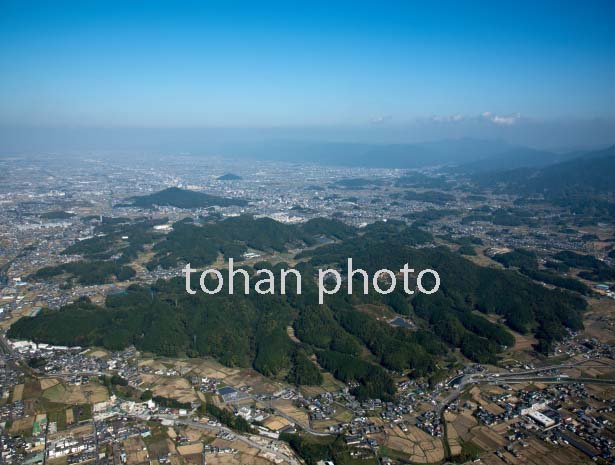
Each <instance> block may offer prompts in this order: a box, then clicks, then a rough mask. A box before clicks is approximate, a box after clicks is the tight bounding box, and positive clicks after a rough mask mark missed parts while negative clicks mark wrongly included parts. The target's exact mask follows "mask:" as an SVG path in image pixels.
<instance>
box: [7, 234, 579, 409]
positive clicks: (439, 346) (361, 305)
mask: <svg viewBox="0 0 615 465" xmlns="http://www.w3.org/2000/svg"><path fill="white" fill-rule="evenodd" d="M317 226H318V224H317V223H316V224H312V227H317ZM426 239H427V240H428V239H429V234H427V233H425V232H422V231H421V230H418V229H416V228H409V227H406V226H405V225H404V224H403V223H401V222H387V223H382V222H381V223H376V224H373V225H370V226H368V227H367V228H365V230H364V233H362V234H361V235H358V236H357V235H351V236H348V237H346V238H344V239H343V240H341V241H339V242H337V243H334V244H328V245H325V246H322V247H318V248H314V249H311V250H309V251H305V252H303V253H302V254H301V255H300V256H299V257H298V258H299V259H300V260H302V261H301V262H300V263H299V264H298V265H297V266H296V268H297V269H299V270H300V271H301V274H302V276H303V281H302V283H303V289H302V291H303V292H302V294H301V295H297V293H296V292H295V288H294V285H293V280H290V281H289V283H288V287H287V294H286V295H280V294H279V292H277V291H276V293H275V294H273V295H265V296H263V295H259V294H257V293H255V292H254V290H253V289H254V287H253V284H254V283H253V282H252V285H251V286H250V287H251V289H252V292H251V293H250V294H249V295H243V294H237V293H235V294H234V295H232V296H229V295H228V290H227V289H223V290H222V291H221V292H220V293H218V294H217V295H213V296H211V295H206V294H204V293H202V292H197V294H196V295H189V294H187V293H186V291H185V283H184V280H183V278H176V279H172V280H169V281H163V280H160V281H158V282H157V283H155V284H154V285H152V286H150V287H141V286H131V287H130V288H129V289H128V291H127V292H126V293H125V294H119V295H110V296H108V297H107V299H106V303H105V306H104V307H99V306H96V305H93V304H92V303H90V302H88V301H87V300H82V301H79V302H76V303H74V304H72V305H68V306H66V307H64V308H62V309H60V310H56V311H52V310H43V311H42V312H41V313H39V314H38V315H37V316H35V317H31V318H22V319H21V320H19V321H18V322H16V323H15V324H14V325H13V326H12V327H11V328H10V330H9V332H8V336H9V337H10V338H16V339H32V340H35V341H40V342H48V343H54V344H62V345H81V346H91V345H96V346H103V347H106V348H108V349H120V348H123V347H126V346H128V345H130V344H134V345H135V346H136V347H137V348H138V349H140V350H144V351H148V352H153V353H156V354H160V355H165V356H175V355H188V356H191V357H196V356H205V355H208V356H213V357H215V358H216V359H218V360H219V361H221V362H222V363H225V364H227V365H237V366H252V367H254V368H255V369H256V370H258V371H260V372H261V373H263V374H265V375H268V376H275V377H285V378H286V379H287V380H289V381H290V382H292V383H297V384H319V383H320V382H321V381H322V374H321V370H322V369H324V370H327V371H329V372H331V373H333V374H334V375H335V376H336V377H337V378H339V379H340V380H342V381H345V382H346V381H356V382H357V383H358V387H357V388H355V390H354V392H355V393H356V394H357V395H358V396H359V397H360V398H365V397H379V398H382V399H388V398H390V397H391V396H392V395H393V394H394V391H395V387H394V384H393V382H392V377H391V371H394V372H398V373H399V372H403V373H406V374H408V375H409V376H411V377H423V376H427V377H429V376H432V375H434V374H435V373H436V372H437V370H438V368H437V362H438V360H440V359H442V358H444V357H446V355H447V353H448V352H449V351H450V350H453V349H455V348H459V349H460V351H461V353H462V354H464V355H465V356H466V357H468V358H469V359H470V360H474V361H478V362H495V361H496V360H497V357H498V353H499V352H500V351H501V350H502V349H503V348H504V347H505V346H510V345H511V344H513V343H514V337H513V336H512V334H511V333H510V332H509V331H508V329H507V328H506V326H508V327H509V328H512V329H514V330H516V331H519V332H523V333H533V334H535V335H536V336H537V337H538V339H539V344H538V347H537V348H538V349H539V350H542V351H548V350H549V348H550V345H551V344H552V342H553V341H555V340H558V339H561V338H562V337H563V336H564V335H565V334H566V328H571V329H579V328H581V325H582V324H581V313H582V311H583V309H584V308H585V301H584V300H583V298H582V297H580V296H579V295H578V294H574V293H570V292H564V291H555V290H549V289H546V288H544V287H543V286H540V285H538V284H536V283H534V282H533V281H531V280H530V279H529V278H527V277H525V276H523V275H521V274H519V273H517V272H515V271H512V270H494V269H487V268H482V267H480V266H477V265H475V264H473V263H471V262H470V261H468V260H466V259H464V258H462V257H461V256H460V255H458V254H455V253H453V252H451V251H449V250H448V249H445V248H429V247H422V248H416V247H414V246H413V244H417V243H424V242H425V240H426ZM347 257H352V258H353V259H354V264H355V266H356V267H363V268H365V269H366V270H368V271H369V272H370V273H373V272H374V271H375V270H377V269H380V268H389V269H393V270H394V269H398V268H401V266H402V265H403V264H404V263H409V264H410V266H411V267H412V268H415V269H416V270H420V269H422V268H427V267H428V268H432V269H435V270H437V271H438V272H439V273H440V276H441V280H442V281H441V282H442V284H441V288H440V290H439V291H438V292H437V293H436V294H433V295H417V296H415V297H414V298H410V297H408V296H407V295H405V294H404V293H403V292H402V287H401V286H397V290H396V291H395V292H393V293H391V294H388V295H380V294H377V293H375V292H373V291H372V292H370V294H368V295H363V294H362V293H359V292H355V294H354V295H352V296H349V295H347V293H346V292H345V291H344V290H342V291H341V292H339V293H338V294H336V295H331V296H327V297H326V299H325V304H324V305H319V304H318V297H317V288H316V285H315V282H314V276H316V275H317V269H316V267H320V266H321V265H325V264H326V265H329V266H331V265H332V266H339V265H343V264H344V263H345V261H346V259H347ZM260 266H262V264H261V265H260ZM280 267H288V265H283V264H279V265H277V266H275V267H270V268H271V269H272V270H273V271H274V273H275V275H276V276H278V279H279V273H278V271H279V268H280ZM246 268H248V269H249V270H250V271H251V272H254V270H253V269H251V268H249V267H246ZM194 278H195V280H194V283H193V288H195V289H198V276H196V275H195V276H194ZM227 281H228V280H226V279H225V282H227ZM213 284H214V283H209V287H210V288H212V287H214V286H213ZM236 287H237V285H236ZM413 287H414V286H413ZM356 289H359V290H360V289H362V286H361V284H360V283H356V284H355V290H356ZM276 290H279V282H278V283H276ZM366 304H371V305H366ZM374 306H375V307H376V308H377V307H381V308H383V309H388V311H389V312H396V313H398V314H401V315H404V316H407V317H409V318H411V319H412V320H413V321H414V322H415V323H416V325H417V330H414V331H412V330H409V329H405V328H400V327H394V326H391V325H390V324H388V323H387V322H386V321H382V320H378V319H376V318H375V316H374V315H373V313H371V312H370V311H368V310H367V309H368V308H374ZM485 313H494V314H497V315H500V317H501V319H502V321H503V322H504V323H505V325H506V326H504V325H502V324H498V323H493V322H491V321H489V320H488V319H487V318H485V317H484V316H483V314H485ZM289 326H292V327H293V328H294V333H295V335H296V336H297V338H298V339H299V340H300V341H301V342H300V343H296V342H294V341H293V340H291V339H290V338H289V336H288V327H289ZM312 355H314V356H315V359H314V357H311V356H312ZM314 360H317V362H318V365H317V364H316V363H315V361H314Z"/></svg>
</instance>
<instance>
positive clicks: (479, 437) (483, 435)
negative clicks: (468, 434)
mask: <svg viewBox="0 0 615 465" xmlns="http://www.w3.org/2000/svg"><path fill="white" fill-rule="evenodd" d="M472 442H473V443H474V444H476V445H477V446H478V447H480V448H481V449H483V450H495V449H497V448H499V447H503V446H505V445H506V442H507V441H506V440H505V439H504V438H503V437H502V436H501V435H499V434H497V433H496V432H495V431H493V430H492V429H491V428H488V427H486V426H479V427H477V428H474V429H473V430H472Z"/></svg>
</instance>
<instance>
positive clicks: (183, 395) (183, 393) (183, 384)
mask: <svg viewBox="0 0 615 465" xmlns="http://www.w3.org/2000/svg"><path fill="white" fill-rule="evenodd" d="M152 392H153V393H154V395H155V396H162V397H167V398H169V399H175V400H177V401H179V402H192V401H194V400H197V397H196V394H195V393H194V389H192V386H191V385H190V383H189V382H188V380H187V379H184V378H166V377H160V378H158V380H156V382H155V383H154V386H153V387H152Z"/></svg>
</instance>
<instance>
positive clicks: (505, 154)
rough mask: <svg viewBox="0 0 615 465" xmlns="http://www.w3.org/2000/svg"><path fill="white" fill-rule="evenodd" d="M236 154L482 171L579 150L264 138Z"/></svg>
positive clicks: (495, 143) (475, 142)
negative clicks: (439, 166) (267, 139)
mask: <svg viewBox="0 0 615 465" xmlns="http://www.w3.org/2000/svg"><path fill="white" fill-rule="evenodd" d="M238 155H241V156H247V157H254V158H263V159H270V160H280V161H291V162H292V161H297V162H298V161H302V162H311V163H318V164H325V165H338V166H361V167H368V168H401V169H403V168H408V169H412V168H423V167H427V166H437V165H450V166H455V167H457V168H461V169H463V170H464V171H466V172H470V173H476V172H487V171H494V170H506V169H515V168H523V167H541V166H547V165H550V164H555V163H559V162H562V161H565V160H568V159H570V158H573V157H575V156H578V155H579V153H573V152H571V153H555V152H549V151H544V150H536V149H532V148H529V147H523V146H516V145H511V144H509V143H507V142H505V141H502V140H481V139H468V138H464V139H446V140H440V141H432V142H423V143H414V144H389V145H386V144H362V143H341V142H339V143H338V142H331V143H329V142H301V141H269V142H267V143H262V144H260V145H256V146H250V147H246V148H244V149H240V150H239V151H238Z"/></svg>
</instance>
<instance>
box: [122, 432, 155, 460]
mask: <svg viewBox="0 0 615 465" xmlns="http://www.w3.org/2000/svg"><path fill="white" fill-rule="evenodd" d="M124 448H125V449H126V465H136V464H137V463H141V462H146V461H147V460H148V458H149V456H148V453H147V449H146V447H145V443H144V442H143V440H142V439H141V438H140V437H132V438H128V439H126V440H125V441H124Z"/></svg>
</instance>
